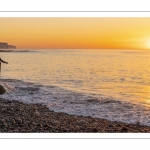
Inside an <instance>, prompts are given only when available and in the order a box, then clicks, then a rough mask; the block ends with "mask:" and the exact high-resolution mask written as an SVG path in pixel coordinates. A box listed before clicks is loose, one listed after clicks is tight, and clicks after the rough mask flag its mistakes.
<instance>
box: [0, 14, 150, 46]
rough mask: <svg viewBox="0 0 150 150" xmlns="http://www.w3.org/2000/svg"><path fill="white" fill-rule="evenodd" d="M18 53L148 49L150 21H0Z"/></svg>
mask: <svg viewBox="0 0 150 150" xmlns="http://www.w3.org/2000/svg"><path fill="white" fill-rule="evenodd" d="M0 42H8V44H10V45H15V46H17V48H18V49H150V18H144V17H142V18H138V17H137V18H123V17H122V18H118V17H117V18H113V17H111V18H108V17H102V18H94V17H93V18H79V17H78V18H73V17H72V18H68V17H66V18H53V17H52V18H38V17H36V18H0Z"/></svg>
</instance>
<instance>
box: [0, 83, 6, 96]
mask: <svg viewBox="0 0 150 150" xmlns="http://www.w3.org/2000/svg"><path fill="white" fill-rule="evenodd" d="M5 92H6V90H5V89H4V87H3V86H2V85H0V95H1V94H4V93H5Z"/></svg>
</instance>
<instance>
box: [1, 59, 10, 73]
mask: <svg viewBox="0 0 150 150" xmlns="http://www.w3.org/2000/svg"><path fill="white" fill-rule="evenodd" d="M1 62H2V63H5V64H8V62H6V61H4V60H2V59H1V58H0V76H1Z"/></svg>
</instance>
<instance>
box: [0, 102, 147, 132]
mask: <svg viewBox="0 0 150 150" xmlns="http://www.w3.org/2000/svg"><path fill="white" fill-rule="evenodd" d="M0 110H1V111H0V118H1V119H0V132H1V133H142V132H146V133H148V132H150V127H147V126H140V125H139V124H138V123H137V124H125V123H120V122H116V121H115V122H111V121H108V120H106V119H100V118H92V117H84V116H75V115H68V114H66V113H57V112H53V111H50V110H49V109H48V108H47V107H46V106H44V105H41V104H24V103H21V102H18V101H12V100H4V99H0Z"/></svg>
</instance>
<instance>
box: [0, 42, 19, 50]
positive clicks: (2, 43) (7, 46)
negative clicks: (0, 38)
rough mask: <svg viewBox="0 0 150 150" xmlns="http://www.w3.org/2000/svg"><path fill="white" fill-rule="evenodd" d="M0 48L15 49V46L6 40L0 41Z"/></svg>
mask: <svg viewBox="0 0 150 150" xmlns="http://www.w3.org/2000/svg"><path fill="white" fill-rule="evenodd" d="M0 49H16V46H14V45H8V43H6V42H0Z"/></svg>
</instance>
